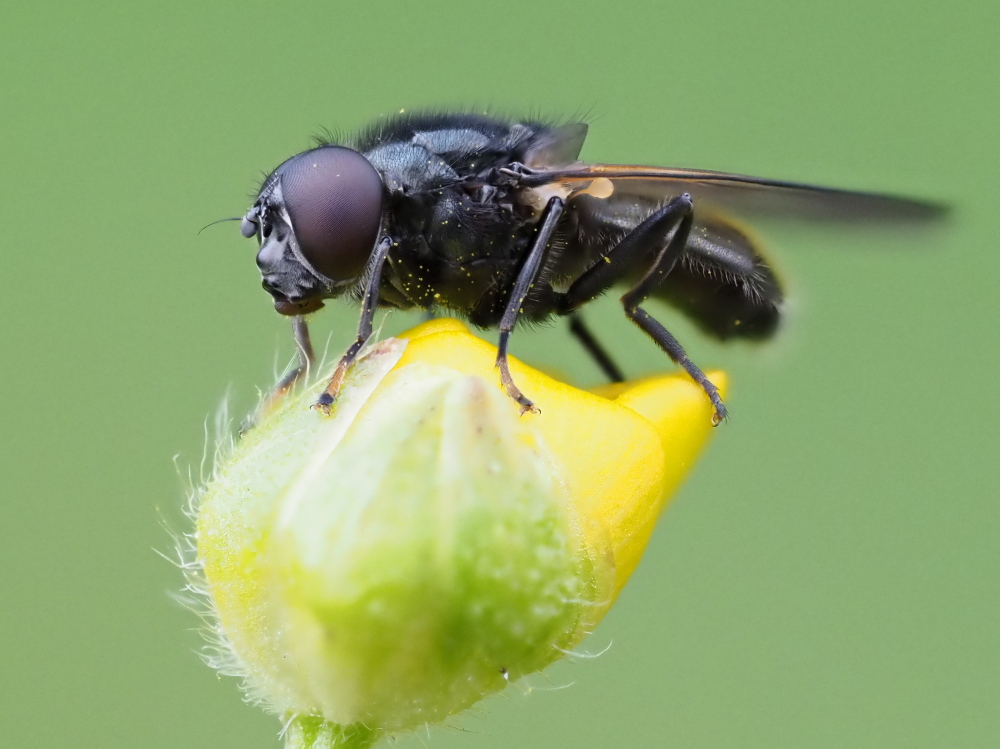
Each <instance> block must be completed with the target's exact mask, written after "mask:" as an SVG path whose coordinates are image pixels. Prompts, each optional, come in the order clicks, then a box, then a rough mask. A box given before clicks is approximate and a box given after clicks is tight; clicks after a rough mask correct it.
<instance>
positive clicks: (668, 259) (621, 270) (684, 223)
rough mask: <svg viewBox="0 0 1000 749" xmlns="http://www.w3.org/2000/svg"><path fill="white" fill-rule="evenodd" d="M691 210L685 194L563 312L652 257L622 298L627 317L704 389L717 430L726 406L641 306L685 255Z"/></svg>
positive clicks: (583, 284) (582, 283)
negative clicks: (640, 277) (640, 276)
mask: <svg viewBox="0 0 1000 749" xmlns="http://www.w3.org/2000/svg"><path fill="white" fill-rule="evenodd" d="M693 207H694V206H693V203H692V201H691V196H690V195H689V194H687V193H684V194H683V195H681V196H680V197H678V198H674V199H673V200H671V201H670V202H669V203H667V204H666V205H665V206H663V207H662V208H661V209H659V210H658V211H656V212H655V213H654V214H653V215H652V216H650V217H649V218H647V219H646V220H645V221H643V222H642V223H641V224H639V226H637V227H636V228H635V229H633V230H632V231H631V232H630V233H629V234H628V235H627V236H626V237H625V238H624V239H622V240H621V241H620V242H619V243H618V244H617V245H615V246H614V247H613V248H612V249H611V251H610V252H608V254H607V255H606V256H605V258H604V260H603V261H601V262H598V263H597V265H595V266H594V267H593V268H590V269H589V270H588V271H587V272H586V273H584V274H583V275H582V276H580V278H578V279H577V280H576V281H575V282H574V283H573V285H572V286H571V287H570V288H569V291H567V292H566V295H565V297H564V299H563V304H562V308H561V310H560V311H561V312H563V313H564V314H566V313H569V312H572V311H573V310H575V309H576V308H578V307H579V306H580V305H582V304H584V303H586V302H589V301H590V300H591V299H594V298H595V297H597V296H600V295H601V294H602V293H604V292H605V291H607V290H608V289H609V288H611V286H613V285H614V284H615V283H617V282H618V281H621V280H622V279H623V278H624V277H625V276H626V275H628V273H629V271H631V270H633V269H634V268H635V267H636V266H637V265H638V264H639V263H641V262H642V261H643V259H644V258H648V257H649V256H650V255H653V260H652V263H651V264H650V266H649V270H648V271H647V272H646V274H645V275H644V276H643V277H642V279H641V280H640V281H639V282H638V283H637V284H636V285H635V286H634V287H632V289H630V290H629V291H628V292H627V293H626V294H625V295H624V296H623V297H622V305H623V306H624V307H625V314H626V315H627V316H628V318H629V319H630V320H631V321H632V322H634V323H635V324H636V325H638V326H639V328H641V329H642V330H643V331H644V332H645V333H646V335H648V336H649V337H650V338H652V339H653V340H654V341H655V342H656V344H657V345H658V346H659V347H660V348H661V349H663V351H665V352H666V354H667V356H669V357H670V359H671V360H672V361H673V362H674V363H675V364H678V365H680V366H681V367H683V368H684V371H686V372H687V373H688V374H689V375H690V376H691V379H693V380H694V381H695V382H697V383H698V384H699V385H700V386H701V388H702V389H703V390H704V391H705V394H706V395H707V396H708V398H709V400H710V401H711V402H712V406H713V408H714V409H715V413H714V414H713V416H712V424H713V425H717V424H719V423H720V422H721V421H722V420H723V419H724V418H725V417H726V407H725V405H724V404H723V402H722V398H721V396H720V395H719V390H718V388H716V387H715V385H714V384H713V383H712V382H711V381H710V380H709V379H708V378H707V377H706V376H705V373H704V372H702V371H701V370H700V369H699V368H698V367H697V366H695V364H694V362H692V361H691V359H690V358H688V355H687V353H685V351H684V348H683V347H682V346H681V345H680V343H678V341H677V339H676V338H674V337H673V336H672V335H671V334H670V332H669V331H668V330H667V329H666V328H664V327H663V325H661V324H660V323H659V322H658V321H657V320H654V319H653V318H652V317H650V315H649V313H648V312H646V310H644V309H643V308H642V307H641V306H640V305H641V304H642V302H644V301H645V300H646V298H647V297H648V296H649V295H650V294H651V293H652V292H653V291H655V290H656V288H657V287H658V286H659V285H660V284H662V283H663V281H664V279H666V277H667V276H668V275H669V274H670V271H671V270H673V268H674V266H675V265H676V264H677V261H678V260H679V259H680V256H681V254H682V253H683V252H684V247H685V245H686V244H687V241H688V236H689V235H690V233H691V225H692V220H693V214H692V210H693ZM658 249H659V251H657V250H658ZM654 253H655V255H654Z"/></svg>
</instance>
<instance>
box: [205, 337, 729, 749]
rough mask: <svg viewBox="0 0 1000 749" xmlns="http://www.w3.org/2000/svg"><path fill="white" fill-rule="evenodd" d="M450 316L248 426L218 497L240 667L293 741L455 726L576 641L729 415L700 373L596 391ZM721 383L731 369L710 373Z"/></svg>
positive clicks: (209, 527) (208, 543) (214, 493)
mask: <svg viewBox="0 0 1000 749" xmlns="http://www.w3.org/2000/svg"><path fill="white" fill-rule="evenodd" d="M495 356H496V349H495V348H493V347H492V346H491V345H489V344H487V343H486V342H484V341H482V340H481V339H479V338H477V337H475V336H473V335H471V334H470V333H469V332H468V331H467V330H466V329H465V327H464V326H463V325H461V324H460V323H458V322H456V321H454V320H447V319H446V320H437V321H434V322H429V323H426V324H424V325H421V326H419V327H418V328H415V329H414V330H412V331H410V332H409V333H406V334H403V335H401V336H400V337H399V338H392V339H388V340H386V341H383V342H381V343H379V344H377V345H375V346H374V347H372V349H370V351H369V353H368V354H367V355H366V356H365V357H364V358H363V359H361V360H360V361H359V362H358V363H357V365H356V366H355V367H354V369H353V370H352V371H351V373H350V375H349V377H348V379H347V381H346V383H345V386H344V387H343V390H342V391H341V394H340V397H339V398H338V400H337V402H336V403H335V405H334V408H333V412H332V414H331V415H330V416H324V415H322V414H320V413H318V412H317V411H315V410H313V409H311V408H309V405H310V404H311V403H312V402H313V401H314V400H315V398H316V395H317V393H318V392H319V390H320V389H322V387H323V380H322V379H320V380H319V381H318V383H317V384H316V385H315V386H314V387H312V388H308V389H304V392H302V393H301V394H299V395H297V396H294V397H291V398H289V399H288V400H287V401H286V402H285V403H283V404H282V405H281V406H280V407H279V408H278V409H277V410H276V412H274V413H273V414H271V415H269V416H268V417H267V418H266V419H265V420H264V421H263V422H262V423H261V424H259V425H257V426H256V427H255V428H254V429H252V430H251V431H250V432H248V433H247V434H246V435H245V436H244V437H243V438H242V440H241V441H240V443H239V444H238V445H237V447H236V449H235V450H234V451H233V454H232V455H231V456H229V457H228V459H227V460H225V461H224V462H223V463H222V464H221V465H220V466H219V467H218V468H217V471H216V476H215V478H214V479H213V480H212V481H211V482H210V483H209V485H208V486H206V487H205V488H204V490H203V491H202V493H201V496H200V501H199V506H198V518H197V531H196V542H197V554H198V559H197V562H198V564H197V568H198V570H197V574H198V575H199V584H200V586H201V587H202V588H203V589H204V590H205V592H206V593H207V594H208V595H209V596H210V599H211V605H212V609H213V612H214V616H215V617H216V619H217V626H216V629H217V631H218V632H219V634H220V636H221V638H222V639H223V642H222V647H223V648H224V650H225V651H226V652H227V654H228V657H227V659H226V668H227V669H228V670H231V671H233V672H236V673H239V674H240V675H241V676H242V677H243V679H244V682H245V686H246V689H247V690H248V693H249V694H250V695H251V697H252V698H254V699H257V700H260V701H261V702H263V703H264V704H265V705H266V706H267V707H268V708H269V709H271V710H273V711H275V712H277V713H279V714H280V715H281V716H283V718H284V720H285V722H286V726H285V741H286V747H289V748H292V747H294V748H295V749H299V748H300V747H332V746H352V747H362V746H368V745H370V744H371V743H373V742H374V741H376V740H377V739H378V738H379V737H380V736H381V735H383V734H386V733H389V732H397V731H405V730H407V729H410V728H414V727H417V726H422V725H424V724H425V723H433V722H437V721H441V720H443V719H444V718H446V717H447V716H449V715H452V714H454V713H456V712H459V711H461V710H463V709H465V708H467V707H469V706H470V705H472V704H474V703H475V702H477V701H479V700H481V699H482V698H484V697H486V696H487V695H489V694H491V693H493V692H497V691H500V690H502V689H503V688H504V687H505V686H506V685H507V683H508V681H509V680H512V679H517V678H520V677H521V676H524V675H526V674H530V673H533V672H535V671H538V670H540V669H543V668H544V667H545V666H547V665H548V664H550V663H551V662H553V661H554V660H556V659H558V658H560V657H561V656H562V655H564V653H565V652H566V651H568V650H569V649H571V648H573V647H574V646H575V645H576V644H577V643H579V641H580V640H581V639H582V638H583V637H584V636H586V634H587V633H588V632H590V631H591V630H592V629H593V627H594V626H595V625H596V624H597V622H598V621H600V619H601V617H602V616H603V615H604V614H605V612H606V611H607V610H608V608H609V607H610V606H611V604H612V602H613V601H614V599H615V597H616V596H617V595H618V593H619V592H620V591H621V589H622V586H623V585H624V584H625V582H626V581H627V580H628V578H629V576H630V575H631V574H632V572H633V571H634V570H635V567H636V565H637V564H638V562H639V559H640V557H641V555H642V552H643V550H644V548H645V546H646V543H647V541H648V539H649V536H650V533H651V532H652V529H653V525H654V523H655V522H656V519H657V517H658V515H659V514H660V511H661V510H662V509H663V506H664V503H665V502H666V500H667V498H668V497H669V496H670V495H671V494H672V493H673V491H674V490H675V489H676V487H677V485H678V484H679V482H680V481H681V479H682V478H683V476H684V475H685V474H686V473H687V471H688V470H689V468H690V467H691V465H692V463H693V462H694V459H695V457H696V456H697V454H698V452H699V451H700V449H701V447H702V445H703V443H704V442H705V440H706V438H707V436H708V434H709V432H710V431H711V417H712V409H711V406H710V404H709V402H708V400H707V399H706V398H705V395H704V393H703V392H702V390H701V389H700V388H699V387H698V386H697V385H695V384H694V383H692V382H691V381H690V380H688V379H687V378H686V376H684V375H683V374H672V375H667V376H659V377H650V378H646V379H643V380H639V381H637V382H631V383H624V384H620V385H613V386H608V387H604V388H600V389H598V390H597V391H595V392H586V391H583V390H578V389H576V388H573V387H570V386H569V385H566V384H564V383H561V382H558V381H557V380H555V379H552V378H551V377H549V376H547V375H545V374H542V373H541V372H538V371H536V370H533V369H531V368H529V367H527V366H525V365H523V364H521V363H519V362H517V361H516V360H512V361H511V370H512V373H513V375H514V377H515V379H516V381H517V383H518V384H519V386H520V387H522V389H523V390H524V391H525V392H526V393H529V394H530V395H531V397H532V399H533V400H534V401H535V402H536V403H537V404H538V405H539V406H540V408H541V410H542V413H541V414H526V415H524V416H520V415H519V413H518V407H517V404H516V403H514V402H513V401H512V400H510V399H509V398H508V397H507V396H506V395H505V394H504V393H503V391H502V390H501V389H500V388H499V385H498V381H497V376H496V373H495V371H494V368H493V362H494V358H495ZM710 376H711V378H712V379H713V381H714V382H716V383H717V384H719V385H720V386H723V385H724V384H725V383H724V377H723V375H722V374H721V373H718V372H714V373H711V375H710Z"/></svg>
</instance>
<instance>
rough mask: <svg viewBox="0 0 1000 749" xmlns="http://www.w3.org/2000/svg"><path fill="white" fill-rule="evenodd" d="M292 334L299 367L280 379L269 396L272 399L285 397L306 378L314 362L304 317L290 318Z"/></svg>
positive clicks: (314, 357) (314, 358)
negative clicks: (297, 383) (296, 384)
mask: <svg viewBox="0 0 1000 749" xmlns="http://www.w3.org/2000/svg"><path fill="white" fill-rule="evenodd" d="M292 333H293V335H294V336H295V348H296V349H297V351H298V356H299V366H297V367H296V368H295V369H293V370H292V371H291V372H289V373H288V374H286V375H285V376H284V377H282V378H281V381H280V382H278V384H277V385H276V386H275V388H274V392H273V393H272V394H271V398H272V399H274V398H280V397H281V396H283V395H285V394H286V393H287V392H288V391H289V390H291V389H292V387H293V386H294V385H295V383H296V382H298V381H299V380H300V379H301V378H303V377H308V376H309V370H310V369H312V365H313V363H314V362H315V361H316V355H315V354H314V353H313V346H312V341H311V340H310V339H309V325H308V324H307V323H306V318H305V316H304V315H296V316H295V317H293V318H292Z"/></svg>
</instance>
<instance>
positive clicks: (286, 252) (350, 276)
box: [240, 146, 383, 315]
mask: <svg viewBox="0 0 1000 749" xmlns="http://www.w3.org/2000/svg"><path fill="white" fill-rule="evenodd" d="M382 204H383V186H382V178H381V176H380V175H379V173H378V171H376V170H375V168H374V167H373V166H372V165H371V163H370V162H369V161H368V160H367V159H366V158H365V157H364V156H362V155H361V154H360V153H358V152H357V151H353V150H351V149H350V148H343V147H341V146H322V147H320V148H314V149H312V150H310V151H305V152H303V153H300V154H298V155H297V156H293V157H292V158H290V159H288V160H287V161H286V162H284V163H283V164H282V165H281V166H279V167H278V168H277V169H275V170H274V172H272V173H271V175H270V176H269V177H268V178H267V179H266V180H265V181H264V185H263V186H262V187H261V190H260V194H259V195H258V196H257V200H256V201H255V202H254V204H253V206H252V207H251V208H250V210H249V211H248V212H247V214H246V215H245V216H244V217H243V219H242V221H241V223H240V231H241V233H242V234H243V236H244V237H247V238H250V237H254V236H256V237H257V239H258V241H259V243H260V251H259V252H258V253H257V267H258V268H259V269H260V274H261V278H262V279H263V284H262V285H263V286H264V289H265V290H266V291H267V292H268V293H269V294H270V295H271V296H272V297H273V298H274V307H275V309H276V310H277V311H278V312H280V313H281V314H283V315H302V314H306V313H308V312H313V311H315V310H317V309H319V308H320V307H322V306H323V301H322V300H323V299H324V298H330V297H335V296H338V295H339V294H341V293H343V292H344V291H346V290H347V289H349V288H351V287H352V286H353V285H355V284H356V283H357V281H358V279H359V278H360V277H361V276H362V274H363V273H364V269H365V265H366V264H367V262H368V258H369V257H370V256H371V253H372V250H373V248H374V246H375V243H376V241H377V240H378V233H379V228H380V226H381V223H382Z"/></svg>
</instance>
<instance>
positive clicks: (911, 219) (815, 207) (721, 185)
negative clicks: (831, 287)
mask: <svg viewBox="0 0 1000 749" xmlns="http://www.w3.org/2000/svg"><path fill="white" fill-rule="evenodd" d="M520 179H521V182H520V184H522V185H523V186H525V187H539V186H542V185H549V184H553V183H561V184H563V185H564V186H565V187H566V188H568V189H569V190H570V191H571V192H577V191H587V192H590V193H591V194H595V195H597V194H600V193H602V192H603V193H608V189H607V188H608V187H613V194H615V195H616V196H617V197H619V198H621V197H624V196H635V197H637V198H645V199H647V200H656V201H661V200H664V199H666V198H669V197H673V196H676V195H679V194H681V193H685V192H687V193H690V194H691V196H692V197H693V198H694V201H695V207H696V210H698V209H699V208H702V207H705V206H707V207H709V208H716V209H719V210H721V211H723V212H732V213H736V214H739V215H742V216H746V217H761V216H763V217H776V218H785V219H788V218H800V219H812V220H822V221H850V222H904V223H924V222H929V221H934V220H938V219H941V218H943V217H944V216H945V215H946V214H947V212H948V209H947V207H946V206H944V205H941V204H939V203H932V202H926V201H922V200H913V199H911V198H901V197H896V196H893V195H881V194H877V193H867V192H852V191H849V190H838V189H834V188H829V187H818V186H815V185H807V184H801V183H798V182H783V181H780V180H773V179H764V178H761V177H750V176H746V175H743V174H729V173H727V172H712V171H707V170H701V169H678V168H666V167H652V166H633V165H624V164H575V165H573V166H569V167H560V168H545V167H541V168H539V167H535V168H526V169H524V170H523V171H522V172H521V174H520ZM595 180H607V183H596V185H597V186H596V187H595V182H594V181H595ZM604 185H606V187H605V186H604ZM609 194H610V193H609Z"/></svg>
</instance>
